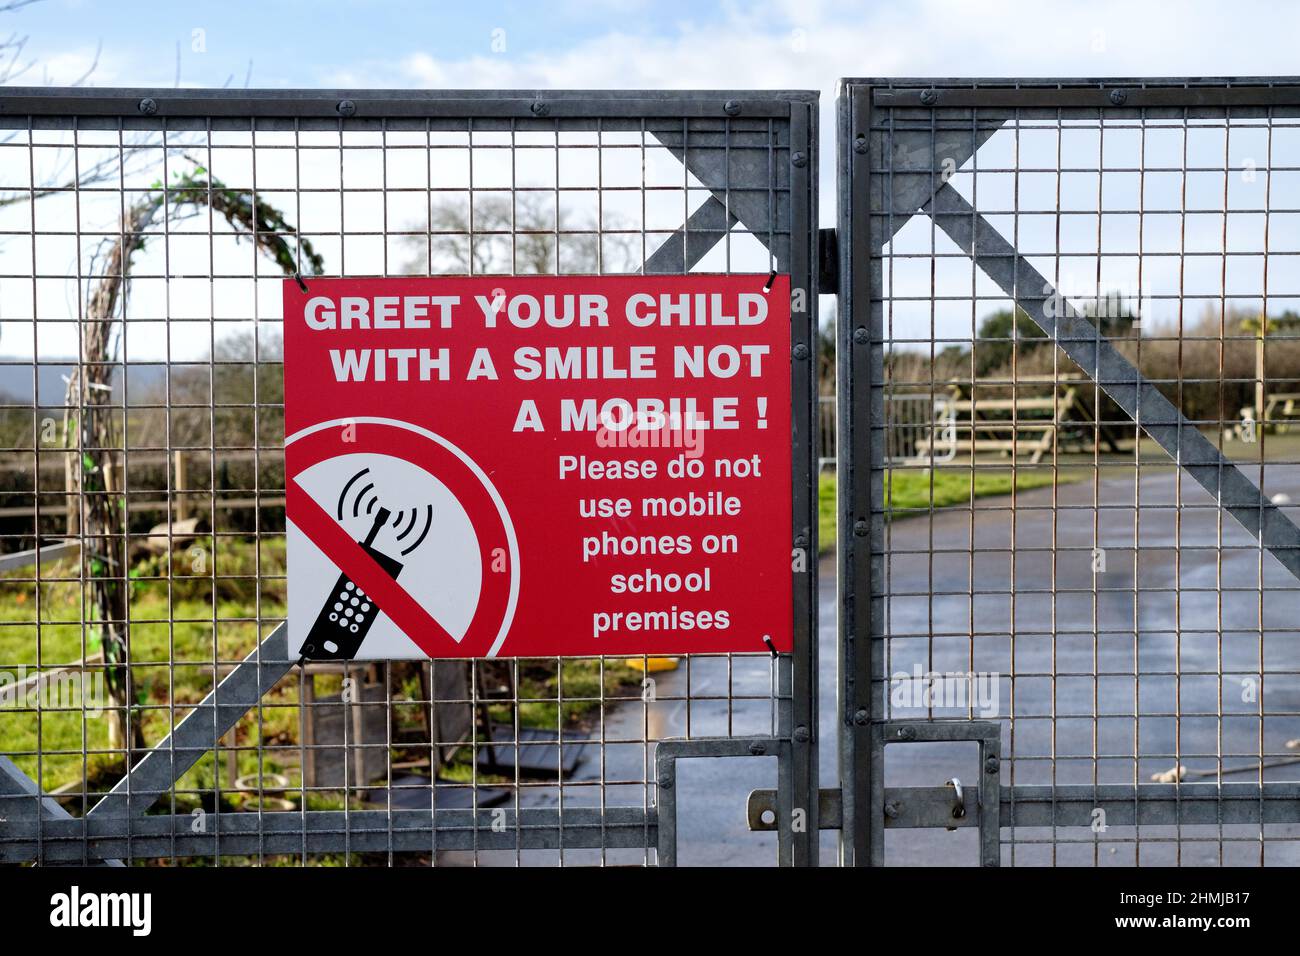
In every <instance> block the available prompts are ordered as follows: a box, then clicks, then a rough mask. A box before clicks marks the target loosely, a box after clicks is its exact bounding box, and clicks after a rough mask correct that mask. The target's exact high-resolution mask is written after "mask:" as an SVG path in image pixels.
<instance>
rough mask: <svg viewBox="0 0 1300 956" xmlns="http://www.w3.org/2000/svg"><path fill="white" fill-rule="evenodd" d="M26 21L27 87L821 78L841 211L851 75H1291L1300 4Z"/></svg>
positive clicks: (637, 1) (31, 15)
mask: <svg viewBox="0 0 1300 956" xmlns="http://www.w3.org/2000/svg"><path fill="white" fill-rule="evenodd" d="M10 34H11V35H12V37H13V39H15V40H19V41H21V51H20V53H19V54H18V58H17V60H16V65H17V67H18V69H19V73H18V75H17V76H16V77H15V78H14V79H13V80H12V81H11V85H32V86H44V85H61V84H67V83H80V84H81V85H85V86H93V87H119V86H134V87H157V88H170V87H175V86H177V85H180V86H185V87H222V86H230V87H243V86H248V87H251V88H269V89H288V88H336V89H345V88H350V89H361V88H417V89H418V88H424V89H429V88H447V89H456V88H502V89H523V90H529V91H544V90H548V89H587V88H590V89H601V88H605V89H610V88H643V89H655V88H662V89H692V88H693V89H750V88H753V89H808V90H816V91H819V92H820V94H821V119H822V123H821V149H822V155H821V159H820V167H819V174H820V176H821V188H822V197H823V199H822V204H821V209H820V217H821V221H822V224H823V225H832V224H833V223H834V218H835V205H834V201H833V199H834V189H835V181H834V160H833V157H834V139H833V137H834V103H835V96H836V86H837V81H838V79H839V78H840V77H843V76H875V77H899V78H903V77H926V76H939V77H1012V76H1014V77H1024V78H1032V77H1107V76H1112V77H1113V76H1121V77H1122V76H1143V77H1160V76H1230V75H1243V76H1252V75H1270V74H1276V75H1286V74H1288V73H1291V72H1298V71H1297V70H1296V65H1295V55H1294V38H1295V37H1296V36H1298V35H1300V4H1296V3H1286V2H1279V3H1260V2H1249V0H1245V2H1231V3H1228V2H1218V3H1211V2H1193V3H1181V4H1172V3H1135V2H1131V0H1130V2H1109V0H1087V2H1074V0H1063V2H1055V3H1053V2H1026V3H1012V2H964V3H958V2H939V0H921V2H899V0H892V2H882V3H849V2H837V0H768V2H758V3H740V2H727V3H718V4H713V3H708V2H703V0H695V2H680V0H586V2H579V0H551V2H548V3H545V4H541V3H524V2H506V3H497V2H491V0H481V2H473V3H465V2H463V0H459V2H449V3H443V2H410V0H387V2H385V0H314V2H310V3H308V2H301V0H261V2H247V0H226V2H223V3H211V4H201V5H196V4H188V5H185V4H175V3H163V2H156V0H155V2H143V0H116V2H107V0H39V2H35V3H31V4H29V5H25V6H22V7H21V8H19V9H17V10H13V11H10V12H3V13H0V38H3V37H5V36H7V35H10ZM993 145H994V144H990V147H986V148H985V151H988V150H990V148H991V147H993ZM985 151H982V154H983V153H984V152H985ZM1296 205H1297V206H1300V201H1298V202H1297V203H1296ZM1205 225H1206V227H1207V232H1208V233H1210V234H1212V233H1213V232H1214V231H1215V228H1216V227H1215V224H1214V223H1213V222H1210V221H1208V220H1207V221H1206V223H1205ZM911 231H912V233H914V234H915V235H914V236H913V237H912V238H913V239H914V240H915V241H916V242H917V243H919V245H920V246H923V245H924V243H925V241H927V240H926V235H925V233H924V231H922V230H921V228H920V227H919V226H918V227H917V228H914V229H912V230H911ZM907 238H908V237H907V236H904V237H903V239H907ZM918 247H919V246H918ZM0 271H3V270H0ZM1085 271H1086V268H1085ZM72 298H73V299H75V295H74V296H72ZM67 306H68V309H69V310H73V311H74V310H75V307H76V306H75V302H73V301H70V302H68V303H67ZM2 308H4V306H3V305H0V309H2ZM13 315H14V313H13V312H12V311H10V312H9V313H8V314H6V315H5V316H4V318H11V317H12V316H13ZM965 324H966V326H967V327H968V326H969V321H968V320H967V321H966V322H965ZM5 331H6V333H7V332H8V331H9V330H5ZM967 334H969V332H967ZM928 335H929V330H928V328H923V329H922V330H921V334H920V337H922V338H924V337H928ZM202 338H206V336H203V337H202ZM3 339H7V340H8V341H9V342H12V341H13V338H12V336H10V335H8V334H6V335H3V336H0V340H3ZM46 341H47V342H48V343H50V344H49V347H50V348H56V349H57V348H62V347H63V345H62V344H60V343H61V341H62V339H61V338H58V337H49V338H47V340H46ZM2 348H3V346H0V349H2ZM5 351H7V349H5ZM42 351H43V350H42Z"/></svg>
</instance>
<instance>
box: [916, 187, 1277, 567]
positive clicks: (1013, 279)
mask: <svg viewBox="0 0 1300 956" xmlns="http://www.w3.org/2000/svg"><path fill="white" fill-rule="evenodd" d="M925 211H926V212H928V213H929V214H930V216H931V217H932V218H933V219H934V222H935V224H936V225H937V226H938V227H939V228H940V229H942V230H943V231H944V232H945V233H947V234H948V236H949V238H951V239H952V241H953V242H955V243H956V244H957V245H958V246H960V247H961V248H962V249H963V250H964V251H965V252H966V254H967V255H969V256H970V257H971V258H972V259H974V260H975V263H976V265H978V266H979V267H980V268H981V269H982V270H983V271H984V272H985V273H986V274H987V275H988V276H989V278H991V279H992V280H993V281H994V282H996V283H997V284H998V286H999V287H1000V288H1001V289H1002V291H1004V292H1005V293H1006V294H1007V295H1008V296H1010V297H1011V298H1012V299H1013V300H1014V301H1015V304H1016V305H1017V306H1018V307H1019V308H1020V309H1022V310H1023V311H1024V312H1025V314H1026V315H1028V316H1029V317H1030V318H1031V319H1032V320H1033V321H1034V323H1035V324H1036V325H1038V327H1039V328H1041V329H1042V330H1043V331H1044V332H1045V333H1046V334H1047V335H1048V337H1049V338H1051V339H1052V340H1054V341H1055V342H1056V344H1057V345H1058V346H1060V348H1061V350H1062V351H1063V352H1065V354H1066V355H1068V356H1069V357H1070V358H1072V359H1073V360H1074V362H1075V364H1077V365H1078V366H1079V368H1081V369H1083V370H1084V372H1086V373H1087V374H1088V375H1090V376H1092V378H1093V380H1094V381H1095V382H1096V383H1097V384H1098V385H1099V386H1101V388H1102V390H1103V391H1104V392H1105V393H1106V394H1107V395H1109V396H1110V397H1111V398H1112V399H1114V401H1115V403H1116V404H1117V405H1119V407H1120V408H1122V409H1124V411H1125V412H1127V413H1128V414H1129V415H1130V416H1132V418H1133V420H1134V421H1135V422H1137V424H1138V425H1139V426H1141V428H1142V430H1143V431H1145V432H1146V433H1147V434H1148V435H1150V436H1151V438H1152V439H1153V440H1154V441H1155V442H1156V443H1157V444H1158V445H1159V446H1160V447H1161V448H1163V449H1164V450H1165V451H1166V452H1168V453H1169V455H1170V457H1171V458H1173V459H1174V461H1175V462H1176V463H1177V464H1178V466H1179V467H1181V468H1182V469H1183V470H1184V471H1185V472H1187V474H1188V475H1189V476H1190V477H1191V478H1192V479H1193V480H1194V481H1195V482H1196V483H1197V484H1198V485H1200V486H1201V487H1202V488H1204V489H1205V490H1206V491H1207V492H1209V493H1210V495H1211V496H1213V497H1214V498H1215V499H1216V500H1217V501H1218V503H1219V507H1221V508H1222V509H1223V510H1225V511H1227V512H1228V514H1230V515H1232V517H1233V518H1235V519H1236V520H1237V522H1238V523H1239V524H1240V525H1241V526H1242V527H1243V528H1245V529H1246V530H1247V531H1249V532H1250V533H1251V534H1252V535H1254V536H1255V537H1256V538H1258V539H1259V541H1260V543H1261V544H1263V546H1264V547H1265V548H1267V549H1268V550H1269V551H1271V552H1272V553H1273V556H1274V557H1275V558H1277V559H1278V561H1279V562H1281V564H1282V566H1283V567H1285V568H1286V569H1287V570H1288V571H1290V572H1291V573H1292V574H1293V575H1295V576H1296V577H1297V578H1300V528H1297V527H1296V526H1295V524H1294V523H1293V522H1292V521H1291V519H1290V518H1288V517H1287V516H1286V515H1285V514H1284V513H1283V512H1282V510H1281V509H1280V508H1278V507H1277V505H1275V504H1273V503H1272V502H1271V501H1269V500H1268V498H1267V497H1265V495H1264V493H1263V492H1261V491H1260V489H1259V488H1258V486H1256V485H1255V483H1254V482H1252V481H1251V480H1250V479H1249V478H1247V477H1246V475H1245V474H1244V473H1243V472H1242V471H1241V469H1239V468H1238V467H1237V466H1236V465H1234V464H1233V463H1232V462H1231V461H1230V460H1229V459H1228V458H1226V457H1225V456H1224V455H1223V453H1222V452H1221V451H1219V449H1218V448H1216V447H1215V446H1214V443H1213V442H1211V441H1210V440H1209V439H1208V438H1206V437H1205V435H1203V434H1202V433H1201V431H1200V429H1198V428H1197V427H1196V426H1195V425H1193V424H1192V423H1191V422H1189V421H1188V420H1187V419H1186V418H1184V417H1183V415H1182V413H1181V412H1180V411H1179V410H1178V409H1177V408H1176V407H1174V404H1173V402H1171V401H1169V399H1168V398H1166V397H1165V396H1164V395H1163V394H1162V393H1161V392H1160V390H1159V389H1157V388H1156V386H1155V385H1154V384H1153V383H1152V382H1150V381H1148V380H1147V379H1146V378H1145V377H1143V375H1142V373H1141V372H1139V371H1138V370H1137V369H1136V368H1135V367H1134V366H1133V364H1132V363H1131V362H1130V361H1129V360H1128V359H1127V358H1125V357H1124V356H1123V355H1121V354H1120V352H1119V350H1118V349H1116V348H1115V346H1114V345H1113V344H1111V342H1110V340H1109V339H1107V338H1106V337H1105V336H1104V335H1102V334H1101V332H1100V331H1099V329H1098V328H1097V326H1095V325H1093V324H1092V322H1090V321H1088V319H1087V318H1085V317H1084V316H1083V315H1081V314H1080V313H1079V312H1078V311H1077V310H1076V309H1075V308H1074V307H1073V306H1071V305H1070V304H1069V303H1068V302H1067V301H1066V300H1065V298H1064V296H1061V295H1060V294H1058V293H1057V291H1056V290H1055V289H1054V288H1053V287H1052V284H1051V283H1050V282H1048V281H1047V280H1046V279H1045V278H1044V277H1043V275H1042V273H1040V272H1039V271H1038V270H1037V269H1035V268H1034V267H1033V266H1032V265H1031V264H1030V263H1029V260H1027V259H1026V258H1025V257H1024V256H1023V255H1021V254H1020V253H1019V252H1018V251H1017V250H1016V248H1015V247H1014V246H1012V245H1011V243H1009V242H1008V241H1007V240H1006V239H1005V238H1003V236H1002V235H1001V233H999V232H998V231H997V230H996V229H995V228H993V226H992V225H990V224H989V223H988V221H987V220H985V219H984V217H983V216H981V215H980V214H979V213H978V212H977V211H976V210H975V208H974V207H973V206H972V205H971V204H970V203H969V202H967V201H966V199H965V197H964V196H962V195H961V193H959V192H958V191H957V190H956V189H954V188H953V187H952V186H951V185H945V186H943V188H941V189H939V190H938V191H937V192H936V193H935V195H934V199H933V200H932V201H931V202H930V204H929V205H928V206H927V207H926V209H925Z"/></svg>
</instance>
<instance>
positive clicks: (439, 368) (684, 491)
mask: <svg viewBox="0 0 1300 956" xmlns="http://www.w3.org/2000/svg"><path fill="white" fill-rule="evenodd" d="M284 317H285V318H284V329H285V331H284V374H285V434H286V438H285V463H286V490H287V501H288V504H287V512H288V539H289V540H288V561H289V641H290V648H291V650H293V651H294V652H295V653H299V654H304V655H306V656H307V657H308V658H311V659H318V660H322V659H334V660H340V659H365V660H380V659H391V658H410V657H480V656H510V657H530V656H551V655H600V654H640V653H652V654H676V653H692V652H721V651H765V650H768V649H769V643H770V645H771V646H772V647H775V648H776V649H777V650H786V651H788V650H790V649H791V643H792V630H793V600H792V576H791V572H792V561H793V560H795V559H796V558H797V557H799V556H798V555H792V551H791V545H790V539H791V526H792V497H791V445H792V441H791V419H790V286H789V279H788V277H787V276H777V277H775V278H774V279H769V277H768V276H766V275H727V276H720V275H690V276H672V277H648V276H620V277H609V276H561V277H553V276H530V277H509V278H507V277H472V278H403V279H355V280H354V279H315V280H308V284H307V288H306V289H303V288H302V287H300V286H299V284H298V282H297V281H296V280H290V281H286V282H285V285H284Z"/></svg>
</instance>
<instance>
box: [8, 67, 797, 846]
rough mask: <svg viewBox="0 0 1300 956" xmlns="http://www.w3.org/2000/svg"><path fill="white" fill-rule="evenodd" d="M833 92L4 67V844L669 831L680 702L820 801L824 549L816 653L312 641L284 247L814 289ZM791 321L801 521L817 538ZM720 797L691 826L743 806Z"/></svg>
mask: <svg viewBox="0 0 1300 956" xmlns="http://www.w3.org/2000/svg"><path fill="white" fill-rule="evenodd" d="M815 103H816V97H815V95H813V94H784V93H772V94H766V93H765V94H748V95H740V94H723V93H699V94H695V93H682V94H672V95H663V94H654V93H645V94H621V93H611V94H556V95H554V96H549V97H547V98H546V99H539V98H536V97H533V96H531V95H529V96H522V95H518V94H500V93H492V94H482V93H447V94H436V95H433V94H419V93H412V94H372V93H355V94H353V93H330V92H311V93H274V94H272V93H266V94H263V93H257V92H245V93H240V94H237V95H235V94H228V93H223V92H212V93H185V94H181V93H178V92H152V91H130V90H126V91H106V92H104V91H83V90H78V91H66V90H10V91H6V95H5V96H4V97H3V98H0V107H2V108H3V109H2V113H3V115H2V116H0V128H2V129H3V131H2V133H0V375H2V376H3V381H0V401H2V402H3V408H2V409H0V420H2V421H3V428H4V436H3V446H4V449H3V456H2V459H0V461H2V463H0V475H2V476H3V477H2V478H0V480H3V483H4V484H3V489H0V498H2V499H3V500H2V501H0V574H2V575H3V577H2V578H0V697H2V699H3V705H2V706H0V860H3V861H5V862H10V863H13V862H18V863H22V862H31V861H38V862H59V861H72V862H96V861H108V862H110V863H135V862H140V861H163V862H173V863H185V862H188V861H203V862H209V863H247V862H256V863H282V862H286V863H300V864H309V865H311V864H353V865H354V864H374V863H387V864H426V863H428V864H432V863H453V864H457V863H472V864H486V865H498V864H505V865H513V864H521V863H523V864H532V863H544V864H554V863H605V862H617V863H646V862H654V861H655V860H656V845H657V842H656V841H657V840H658V836H659V835H658V815H657V805H658V803H659V799H660V795H659V793H658V787H657V783H656V778H655V753H656V746H657V742H658V741H659V740H661V739H663V738H666V737H684V738H690V739H692V740H697V739H703V738H714V737H718V738H731V737H745V736H754V737H757V738H763V739H772V740H775V741H778V742H781V743H782V744H783V745H784V746H785V747H786V748H787V749H786V750H782V754H783V755H784V756H783V757H782V759H781V761H780V765H779V768H776V772H775V773H773V769H774V768H772V767H769V766H767V765H766V764H761V765H759V764H760V762H754V763H755V767H753V768H751V769H752V770H753V771H754V772H756V773H757V774H758V775H757V777H755V778H754V779H753V781H752V783H753V784H754V785H755V786H761V785H769V786H770V785H772V784H773V783H775V784H776V785H777V786H778V787H779V788H780V789H781V790H782V793H783V794H784V795H785V799H787V800H788V801H789V802H791V803H794V804H796V805H802V806H807V805H808V803H809V798H808V796H807V794H808V793H810V792H811V793H815V790H810V788H815V786H816V783H815V778H814V776H813V773H814V770H813V768H814V767H815V765H816V760H815V756H816V750H815V740H810V739H809V736H808V735H807V734H803V735H795V733H794V730H795V728H796V727H799V728H806V727H810V726H813V721H814V719H815V714H816V702H815V683H814V682H813V680H812V678H811V675H812V674H815V672H816V656H815V650H814V641H813V631H812V608H813V594H814V588H815V586H816V573H815V572H816V568H815V564H816V562H815V560H814V561H812V562H811V564H812V567H811V568H809V569H808V570H807V571H806V572H805V573H803V574H802V575H801V576H799V577H798V578H797V579H796V581H797V583H796V593H795V618H796V620H795V634H796V637H795V646H796V650H795V653H794V654H793V655H781V656H779V657H778V656H776V655H769V654H768V653H767V652H766V651H764V650H762V647H761V644H760V645H758V650H759V652H758V653H755V654H730V655H694V656H686V657H682V658H679V659H673V660H660V659H653V658H644V657H643V658H636V659H622V658H617V659H615V658H563V659H561V658H545V659H527V660H522V659H521V660H500V661H497V660H478V661H472V662H470V661H444V660H438V661H432V662H429V663H427V664H425V663H419V662H389V663H381V664H373V665H364V664H356V665H352V664H346V663H337V664H303V665H302V666H295V665H296V664H297V663H298V662H296V661H293V660H290V659H289V656H288V653H287V647H286V641H285V636H284V629H283V626H282V624H283V621H284V616H285V613H286V598H285V537H284V533H285V519H284V456H283V441H284V428H283V400H282V395H283V392H282V368H281V341H282V338H281V308H282V302H281V283H282V282H283V281H284V280H285V279H286V278H287V279H291V280H292V279H295V278H298V279H299V280H301V278H302V277H306V276H316V275H324V276H391V275H415V276H419V275H442V274H459V275H465V274H470V275H485V274H500V275H508V274H544V273H550V274H555V273H560V274H576V273H583V274H612V273H636V272H646V273H681V272H688V271H695V272H716V273H732V272H761V273H765V274H766V273H768V272H769V271H781V272H789V273H791V275H792V286H793V287H795V288H796V289H801V290H804V291H805V292H806V291H807V290H808V289H809V288H810V281H811V279H810V276H811V263H812V255H813V249H814V242H813V237H812V225H811V216H810V210H811V209H812V208H813V207H814V200H815V179H814V177H812V176H811V175H810V174H809V167H810V166H811V167H812V168H815V163H811V164H810V162H809V157H810V156H812V155H813V153H812V149H813V143H814V142H815ZM815 301H816V300H815V297H814V296H808V295H804V296H803V298H801V299H799V300H798V302H797V303H796V307H795V309H794V313H795V316H794V325H795V327H794V332H793V341H794V342H795V343H798V344H797V345H796V353H797V352H798V351H799V350H800V349H802V352H803V356H804V357H806V356H807V355H808V354H809V351H810V350H809V344H808V343H809V342H811V341H812V338H811V336H812V330H813V329H814V328H815V320H816V317H815V311H814V310H815V306H814V305H813V304H812V303H815ZM799 358H800V356H799V355H798V354H796V357H795V359H794V360H792V361H793V362H794V364H795V369H794V381H795V392H796V395H797V396H800V399H799V401H798V402H797V403H796V413H795V420H796V424H795V429H794V431H795V434H794V443H795V456H794V460H795V466H794V468H795V474H794V476H793V477H794V487H795V489H796V491H795V500H796V506H795V515H794V516H793V520H792V525H791V532H792V541H793V542H794V543H793V544H792V547H793V548H794V549H796V551H799V550H802V551H803V552H805V553H809V552H811V553H813V554H814V555H815V548H816V540H815V522H814V521H812V519H811V514H812V508H813V506H814V504H815V502H813V500H812V498H811V492H810V491H809V490H808V489H809V488H811V486H812V477H811V476H812V475H813V474H814V473H815V466H816V451H815V443H814V441H813V438H812V436H813V435H814V434H815V432H814V427H815V419H814V416H815V411H814V407H815V405H814V396H815V394H816V383H815V378H816V375H815V370H813V369H812V368H811V367H810V366H811V365H812V363H811V362H808V361H802V362H801V361H799ZM796 736H801V737H802V739H800V740H798V741H795V742H794V743H792V741H793V740H794V738H795V737H796ZM128 770H129V771H130V772H129V773H128ZM746 772H748V771H746ZM742 776H743V774H742ZM796 793H803V794H804V796H802V797H796V796H795V794H796ZM736 799H737V800H738V801H739V800H743V791H738V795H737V797H736ZM811 802H812V804H813V805H814V808H815V804H816V800H815V798H814V799H812V800H811ZM718 814H719V818H722V819H723V821H724V822H723V823H722V824H721V825H719V824H718V823H717V821H716V820H711V819H705V820H703V821H702V822H701V823H695V822H693V821H692V820H691V818H690V817H689V816H688V814H687V813H686V811H685V810H683V813H682V819H681V821H680V822H677V824H676V832H675V833H674V836H675V837H676V838H677V839H678V840H679V841H680V842H681V843H682V844H683V846H686V845H688V844H689V843H690V841H691V839H692V838H694V839H696V840H697V841H700V842H703V843H707V842H708V841H709V840H712V841H715V842H717V841H719V840H723V841H725V840H726V839H727V838H728V837H727V830H726V827H727V826H728V825H731V823H732V821H733V820H736V821H739V823H740V826H742V827H743V813H742V812H740V811H739V809H737V810H736V811H735V812H734V813H732V814H726V813H725V808H719V811H718ZM814 814H815V809H814ZM812 832H813V833H814V834H815V833H816V828H815V820H814V827H813V829H812ZM733 836H734V834H733ZM755 841H756V845H757V847H758V848H759V849H760V850H761V851H762V852H763V853H764V856H765V857H768V858H773V859H774V858H776V857H777V856H778V855H779V858H780V860H781V861H782V862H792V861H799V860H803V859H807V858H808V856H809V854H810V852H811V851H810V850H809V846H810V845H811V844H810V838H809V837H808V836H807V834H806V833H793V832H791V831H790V829H789V828H788V827H787V828H786V829H785V831H784V832H783V833H781V834H780V836H777V837H773V836H771V835H764V836H762V837H759V838H755ZM764 841H766V842H764Z"/></svg>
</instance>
